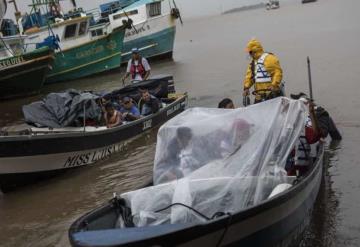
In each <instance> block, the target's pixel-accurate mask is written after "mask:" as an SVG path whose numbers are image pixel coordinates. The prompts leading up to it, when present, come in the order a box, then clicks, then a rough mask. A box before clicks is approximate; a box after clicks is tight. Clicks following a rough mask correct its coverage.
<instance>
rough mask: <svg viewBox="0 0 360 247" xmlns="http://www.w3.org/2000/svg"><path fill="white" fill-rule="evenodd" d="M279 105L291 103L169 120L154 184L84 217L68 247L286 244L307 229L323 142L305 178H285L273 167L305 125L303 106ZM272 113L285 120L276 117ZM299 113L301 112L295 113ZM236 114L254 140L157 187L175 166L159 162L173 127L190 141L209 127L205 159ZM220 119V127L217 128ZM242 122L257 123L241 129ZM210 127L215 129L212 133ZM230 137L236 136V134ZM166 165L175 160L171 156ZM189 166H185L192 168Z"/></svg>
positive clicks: (163, 131)
mask: <svg viewBox="0 0 360 247" xmlns="http://www.w3.org/2000/svg"><path fill="white" fill-rule="evenodd" d="M281 102H283V103H284V102H288V100H287V99H285V98H280V99H279V98H278V99H274V100H271V101H268V102H266V103H261V104H258V105H255V106H250V107H247V108H246V109H237V110H219V109H201V108H195V109H189V110H187V111H185V112H183V113H182V114H180V115H178V116H177V117H175V118H174V119H172V120H170V121H169V122H167V123H166V124H165V125H163V126H162V127H161V128H160V130H159V133H158V146H157V149H156V150H157V152H156V155H155V166H154V179H153V181H154V184H155V186H149V187H145V188H142V189H139V190H135V191H131V192H127V193H124V194H122V195H115V196H114V197H113V199H111V200H110V201H109V202H108V203H106V204H105V205H104V206H102V207H100V208H97V209H95V210H93V211H91V212H89V213H87V214H85V215H84V216H82V217H80V218H79V219H78V220H76V221H75V222H74V223H73V224H72V225H71V227H70V229H69V239H70V243H71V245H72V246H76V247H80V246H81V247H85V246H287V245H288V244H289V243H290V242H291V240H293V239H294V238H295V237H296V236H297V235H298V234H300V233H301V232H302V231H303V230H304V227H305V226H306V224H307V223H306V222H307V219H308V217H309V215H310V212H311V210H312V207H313V205H314V202H315V199H316V197H317V194H318V191H319V187H320V183H321V178H322V161H323V153H324V146H323V144H319V146H318V152H317V158H316V161H315V162H314V163H313V165H312V166H311V168H310V170H309V171H308V172H307V173H306V174H303V175H302V176H299V177H292V176H287V175H285V176H282V175H280V173H282V172H280V171H279V170H277V169H276V168H275V167H277V168H279V166H278V165H280V164H281V163H283V162H284V160H286V157H285V159H283V158H284V157H283V155H286V154H288V153H289V151H290V150H291V148H289V149H288V147H291V146H292V145H291V144H290V143H292V142H293V141H294V140H295V139H297V138H298V134H296V133H297V129H298V127H300V126H297V125H298V124H297V123H299V121H300V122H302V121H303V120H304V119H305V116H304V115H303V113H302V112H301V111H302V110H301V109H300V108H299V105H298V103H296V102H291V103H290V105H288V108H287V106H286V105H287V103H285V104H284V105H283V106H280V105H279V104H282V103H281ZM276 108H277V110H274V109H276ZM231 111H232V112H231ZM251 111H253V113H254V114H252V113H251ZM275 112H277V113H278V114H279V117H280V115H283V117H284V118H283V117H280V118H282V120H280V118H279V119H277V117H276V118H274V117H272V116H274V115H272V113H275ZM294 112H297V113H295V115H293V113H294ZM258 114H259V115H258ZM262 114H264V115H262ZM196 116H198V117H196ZM216 116H218V117H219V118H217V117H216ZM239 117H240V118H242V121H241V125H240V129H241V130H242V131H244V130H245V129H246V128H250V129H248V130H250V131H248V130H246V131H245V132H242V133H247V134H249V133H250V139H246V140H245V142H242V145H241V146H240V147H238V148H235V149H234V150H235V151H234V152H233V153H231V154H230V155H229V156H226V157H225V156H224V158H223V159H221V160H220V161H219V160H218V159H216V160H212V161H210V163H206V165H204V166H202V167H200V168H198V167H197V168H195V169H194V170H192V172H190V173H188V175H186V174H185V173H184V174H183V177H182V178H178V179H176V180H173V179H174V178H172V177H173V176H168V177H167V179H168V180H169V181H168V182H165V183H158V182H156V181H157V178H159V177H158V176H157V175H156V174H158V175H159V174H161V171H162V170H166V169H165V168H171V167H170V166H165V167H164V166H162V165H161V164H162V163H161V162H162V159H163V158H164V157H166V150H167V149H166V148H165V149H164V148H163V147H164V145H168V144H169V143H168V142H166V138H165V139H164V137H165V136H166V135H168V136H171V133H172V132H171V130H172V129H174V128H176V126H178V124H180V123H182V128H184V127H185V128H190V129H191V130H192V133H193V139H192V142H196V138H203V137H204V133H205V135H208V132H206V130H211V133H212V134H210V135H208V137H209V138H210V137H211V139H207V140H208V141H207V142H206V141H203V142H202V143H203V144H202V145H201V147H202V149H204V150H202V149H197V151H196V153H202V152H203V154H207V155H205V156H204V157H208V156H209V155H210V156H211V155H212V154H213V152H211V151H212V150H214V148H215V147H217V148H218V149H219V148H220V147H221V146H223V145H212V144H213V143H214V142H215V143H216V142H217V140H219V137H220V136H221V135H215V136H214V135H213V131H214V130H215V129H217V128H218V127H221V125H223V126H224V128H223V129H222V131H220V132H219V133H222V134H223V133H224V131H229V126H231V125H232V122H233V123H236V121H238V120H239ZM286 117H289V118H287V119H285V118H286ZM269 118H271V119H269ZM187 119H188V120H189V121H187ZM221 119H223V121H220V123H217V124H216V123H214V122H216V121H217V120H221ZM244 119H247V120H250V121H251V123H252V124H250V125H248V124H244ZM261 119H262V120H261ZM265 119H266V121H265ZM195 120H196V122H200V123H199V124H197V123H196V122H194V121H195ZM272 120H274V122H273V121H272ZM261 122H263V123H261ZM204 123H207V125H204ZM269 124H270V125H273V124H276V125H277V127H279V128H277V129H276V128H275V129H276V130H275V129H273V128H272V127H271V126H269ZM279 125H280V126H279ZM211 126H217V127H216V128H215V129H214V128H212V127H211ZM237 126H239V125H237ZM246 126H247V127H246ZM266 126H267V127H266ZM285 126H286V127H285ZM201 127H202V129H201ZM282 127H284V128H282ZM179 128H180V127H179ZM263 128H268V131H265V132H263V131H262V130H261V129H263ZM300 128H301V127H300ZM235 129H236V128H235ZM285 129H287V130H285ZM269 130H274V131H275V132H277V134H275V133H274V132H272V131H269ZM176 131H178V130H176ZM197 131H199V135H197V134H196V133H197ZM234 131H235V130H234ZM279 132H282V133H279ZM194 133H195V134H194ZM230 133H233V134H235V133H236V131H235V132H232V131H231V132H230ZM239 133H240V132H239ZM256 133H258V134H256ZM230 136H234V135H230ZM278 137H280V138H278ZM287 137H288V138H287ZM177 138H178V137H177ZM180 138H181V137H180ZM253 138H254V139H253ZM220 139H221V138H220ZM209 140H211V142H209ZM159 143H160V144H159ZM251 143H253V144H251ZM289 144H290V145H289ZM168 149H169V150H170V149H171V146H169V148H168ZM201 150H202V151H201ZM249 150H253V153H251V152H250V153H249V152H248V151H249ZM280 150H282V151H280ZM285 150H287V151H285ZM164 153H165V154H164ZM247 154H248V155H247ZM164 155H165V156H164ZM268 155H269V156H268ZM183 157H184V156H183ZM204 157H203V158H204ZM271 157H272V158H271ZM275 157H277V158H275ZM179 158H180V159H181V156H179ZM189 158H191V157H187V158H186V159H189ZM195 158H196V157H195ZM273 159H274V160H273ZM256 160H258V161H259V162H255V161H256ZM260 160H261V161H260ZM271 160H273V161H274V162H272V161H271ZM275 160H276V161H275ZM280 160H282V161H280ZM165 161H167V162H170V163H171V159H165ZM247 161H251V162H250V163H247ZM246 164H247V165H246ZM259 164H263V165H260V166H258V165H259ZM171 165H173V164H171ZM274 165H275V166H274ZM281 166H282V165H281ZM179 167H181V162H180V166H179ZM184 167H185V168H186V169H188V168H189V165H188V166H184ZM190 167H191V166H190ZM274 168H275V169H274ZM182 171H185V170H182ZM269 171H271V172H269ZM277 172H280V173H278V175H280V177H282V178H281V179H280V180H282V182H281V181H280V180H278V181H277V182H275V183H272V182H274V181H275V180H277V179H275V177H278V175H276V174H277ZM236 174H237V175H236ZM245 174H247V175H245ZM164 177H166V176H163V178H164ZM280 177H278V178H280ZM273 179H275V180H273ZM271 181H272V182H271ZM269 185H271V186H269Z"/></svg>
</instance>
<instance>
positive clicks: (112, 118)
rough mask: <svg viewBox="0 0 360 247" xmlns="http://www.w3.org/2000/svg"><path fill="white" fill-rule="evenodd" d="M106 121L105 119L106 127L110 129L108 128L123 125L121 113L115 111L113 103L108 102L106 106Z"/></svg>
mask: <svg viewBox="0 0 360 247" xmlns="http://www.w3.org/2000/svg"><path fill="white" fill-rule="evenodd" d="M104 119H105V123H106V127H108V128H113V127H115V126H118V125H121V124H122V120H121V119H122V116H121V113H120V112H119V111H117V110H115V108H114V106H113V104H112V103H111V102H108V103H106V105H105V114H104Z"/></svg>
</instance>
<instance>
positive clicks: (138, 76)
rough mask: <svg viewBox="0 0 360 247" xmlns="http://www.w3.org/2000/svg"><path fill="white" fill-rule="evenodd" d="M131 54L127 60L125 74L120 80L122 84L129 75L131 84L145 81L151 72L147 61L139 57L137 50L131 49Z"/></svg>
mask: <svg viewBox="0 0 360 247" xmlns="http://www.w3.org/2000/svg"><path fill="white" fill-rule="evenodd" d="M131 53H132V58H131V59H130V60H129V62H128V66H127V69H126V73H125V75H124V77H123V78H122V80H123V82H125V80H126V78H128V77H129V75H131V81H132V82H139V81H143V80H147V78H148V77H149V75H150V70H151V68H150V65H149V63H148V61H147V60H146V58H144V57H142V56H140V54H139V49H138V48H133V49H132V50H131Z"/></svg>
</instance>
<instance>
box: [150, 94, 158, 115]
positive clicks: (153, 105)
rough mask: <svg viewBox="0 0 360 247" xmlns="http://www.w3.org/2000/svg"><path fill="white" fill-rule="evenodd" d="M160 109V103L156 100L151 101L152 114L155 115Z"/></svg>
mask: <svg viewBox="0 0 360 247" xmlns="http://www.w3.org/2000/svg"><path fill="white" fill-rule="evenodd" d="M159 109H160V101H159V100H158V99H157V98H153V99H152V100H151V110H152V113H157V112H158V111H159Z"/></svg>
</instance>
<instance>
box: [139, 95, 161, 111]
mask: <svg viewBox="0 0 360 247" xmlns="http://www.w3.org/2000/svg"><path fill="white" fill-rule="evenodd" d="M138 105H139V110H140V114H141V115H143V116H148V115H150V114H154V113H157V112H158V111H159V109H160V100H158V99H157V98H156V97H155V96H152V95H151V97H150V100H149V102H145V101H143V99H140V101H139V104H138Z"/></svg>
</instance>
